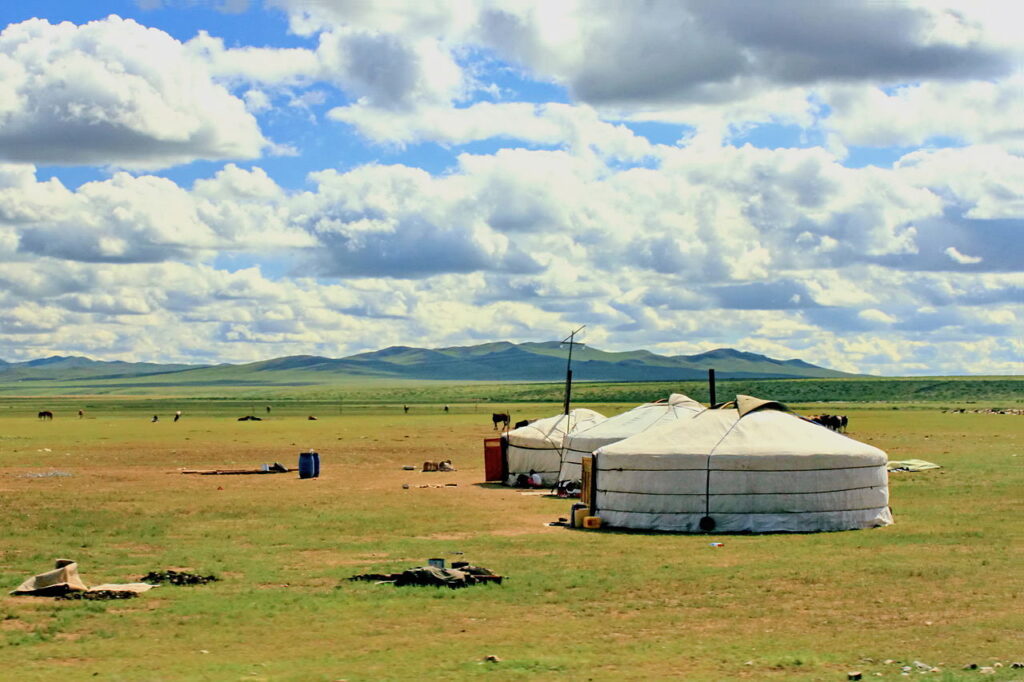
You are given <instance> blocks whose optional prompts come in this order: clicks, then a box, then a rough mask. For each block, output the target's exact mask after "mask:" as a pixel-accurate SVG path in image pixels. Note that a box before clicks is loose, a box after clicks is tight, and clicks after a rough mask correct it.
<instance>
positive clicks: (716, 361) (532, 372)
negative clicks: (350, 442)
mask: <svg viewBox="0 0 1024 682" xmlns="http://www.w3.org/2000/svg"><path fill="white" fill-rule="evenodd" d="M566 354H567V351H566V350H565V348H564V347H562V346H561V345H560V344H559V343H557V342H544V343H519V344H516V343H509V342H506V341H500V342H494V343H485V344H480V345H476V346H454V347H451V348H435V349H429V348H414V347H409V346H392V347H390V348H385V349H383V350H378V351H373V352H369V353H359V354H357V355H352V356H349V357H345V358H338V359H332V358H325V357H319V356H314V355H295V356H289V357H283V358H274V359H272V360H263V361H260V362H252V363H247V364H242V365H230V364H222V365H212V366H211V365H181V364H154V363H131V362H102V361H98V360H90V359H89V358H84V357H62V356H53V357H48V358H41V359H38V360H29V361H27V362H3V361H0V382H2V383H4V384H10V383H20V382H35V381H40V382H74V383H76V384H81V383H82V382H85V381H88V382H89V386H90V387H92V388H99V387H101V386H105V385H106V386H114V385H127V384H130V385H135V386H156V385H165V386H174V385H180V386H187V385H196V386H198V385H207V386H209V385H224V386H231V385H234V386H258V385H268V386H270V385H292V386H301V385H315V384H329V383H335V382H338V381H345V380H352V379H392V380H447V381H560V380H561V379H562V377H564V375H565V361H566ZM709 368H714V369H715V372H716V375H717V376H718V377H719V378H721V379H797V378H841V377H852V376H856V375H851V374H847V373H845V372H839V371H836V370H832V369H826V368H824V367H818V366H816V365H813V364H810V363H808V362H805V361H803V360H795V359H794V360H776V359H773V358H769V357H766V356H764V355H758V354H755V353H746V352H743V351H738V350H734V349H731V348H719V349H717V350H713V351H708V352H706V353H698V354H696V355H675V356H666V355H657V354H655V353H652V352H650V351H646V350H635V351H624V352H608V351H602V350H599V349H596V348H591V347H588V346H582V347H577V348H576V349H575V350H574V351H573V375H574V378H575V380H576V381H685V380H695V379H701V378H704V377H706V375H707V370H708V369H709Z"/></svg>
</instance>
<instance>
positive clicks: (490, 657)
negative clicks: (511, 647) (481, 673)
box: [484, 654, 501, 663]
mask: <svg viewBox="0 0 1024 682" xmlns="http://www.w3.org/2000/svg"><path fill="white" fill-rule="evenodd" d="M484 661H486V662H487V663H501V658H500V657H498V656H495V655H494V654H490V655H488V656H484Z"/></svg>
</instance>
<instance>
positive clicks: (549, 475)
mask: <svg viewBox="0 0 1024 682" xmlns="http://www.w3.org/2000/svg"><path fill="white" fill-rule="evenodd" d="M604 419H605V417H604V415H603V414H601V413H600V412H595V411H594V410H587V409H582V408H581V409H576V410H570V412H569V414H559V415H556V416H554V417H548V418H546V419H538V420H537V421H535V422H533V423H532V424H527V425H526V426H521V427H519V428H518V429H513V430H512V431H509V432H508V433H507V434H505V438H506V439H507V442H508V451H507V452H508V454H507V458H508V473H509V475H510V476H516V475H518V474H528V473H530V472H531V471H536V472H537V473H538V474H540V476H541V478H542V479H543V481H544V485H552V486H553V485H555V483H557V482H558V470H559V467H560V466H561V463H562V444H563V439H564V438H565V435H566V434H567V433H573V432H575V431H576V430H578V429H586V428H589V427H591V426H593V425H594V424H597V423H599V422H602V421H604Z"/></svg>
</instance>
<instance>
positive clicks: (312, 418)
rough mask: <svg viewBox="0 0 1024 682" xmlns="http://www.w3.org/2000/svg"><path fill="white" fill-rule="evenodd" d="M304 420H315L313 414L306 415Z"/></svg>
mask: <svg viewBox="0 0 1024 682" xmlns="http://www.w3.org/2000/svg"><path fill="white" fill-rule="evenodd" d="M306 420H307V421H311V422H315V421H316V417H314V416H313V415H309V416H308V417H306Z"/></svg>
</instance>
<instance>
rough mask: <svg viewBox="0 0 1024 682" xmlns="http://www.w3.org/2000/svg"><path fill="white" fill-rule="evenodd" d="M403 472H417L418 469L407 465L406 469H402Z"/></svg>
mask: <svg viewBox="0 0 1024 682" xmlns="http://www.w3.org/2000/svg"><path fill="white" fill-rule="evenodd" d="M402 471H416V467H415V466H413V465H412V464H406V465H405V466H404V467H402Z"/></svg>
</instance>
